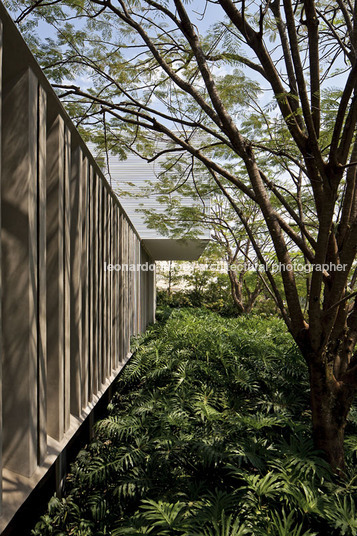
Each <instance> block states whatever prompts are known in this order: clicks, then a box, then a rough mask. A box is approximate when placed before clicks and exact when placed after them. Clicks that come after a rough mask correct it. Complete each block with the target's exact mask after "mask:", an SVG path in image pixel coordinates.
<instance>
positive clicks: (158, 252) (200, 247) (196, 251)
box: [143, 238, 209, 261]
mask: <svg viewBox="0 0 357 536" xmlns="http://www.w3.org/2000/svg"><path fill="white" fill-rule="evenodd" d="M208 242H209V239H200V238H192V239H188V240H187V239H184V238H182V239H177V240H175V239H172V238H145V239H144V240H143V245H144V247H145V249H146V250H147V252H148V253H149V254H150V256H151V257H152V259H153V260H155V261H196V260H197V259H199V257H200V256H201V255H202V253H203V251H204V249H205V247H206V246H207V244H208Z"/></svg>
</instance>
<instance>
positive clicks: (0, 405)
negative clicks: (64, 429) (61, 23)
mask: <svg viewBox="0 0 357 536" xmlns="http://www.w3.org/2000/svg"><path fill="white" fill-rule="evenodd" d="M2 52H3V25H2V22H1V20H0V91H1V95H2V94H3V90H2V85H3V84H2ZM0 129H2V110H1V108H0ZM1 152H2V140H1V137H0V169H2V156H1ZM2 180H3V179H2V177H1V176H0V185H1V181H2ZM0 188H1V187H0ZM1 213H2V209H1V189H0V222H1ZM0 229H1V227H0ZM0 240H1V236H0ZM0 244H1V242H0ZM1 258H2V253H1V247H0V338H1V340H2V296H3V290H2V284H3V283H2V275H1V272H2V268H1V265H2V262H1ZM2 360H3V348H2V345H0V474H2V466H3V462H2V450H3V426H2V425H3V418H2V413H3V403H2V393H3V391H2V383H3V375H2ZM1 513H2V481H1V482H0V515H1Z"/></svg>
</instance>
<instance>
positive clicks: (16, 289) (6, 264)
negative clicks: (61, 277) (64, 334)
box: [1, 69, 38, 477]
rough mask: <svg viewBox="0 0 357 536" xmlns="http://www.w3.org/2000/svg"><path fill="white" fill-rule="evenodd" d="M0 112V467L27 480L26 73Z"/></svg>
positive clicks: (30, 279) (33, 113) (30, 124)
mask: <svg viewBox="0 0 357 536" xmlns="http://www.w3.org/2000/svg"><path fill="white" fill-rule="evenodd" d="M2 110H3V117H2V184H1V198H2V229H1V242H2V268H3V270H2V285H3V287H2V288H3V296H2V305H3V319H2V320H3V322H2V326H3V332H2V342H3V385H2V388H3V391H2V393H3V397H2V400H3V463H4V466H5V467H7V468H8V469H11V470H12V471H15V472H17V473H20V474H22V475H24V476H27V477H29V476H31V475H32V473H33V472H34V470H35V469H36V466H37V459H38V427H37V419H38V410H37V403H38V390H37V379H38V353H37V339H38V337H37V331H38V294H37V293H38V232H37V217H38V212H37V211H38V199H37V195H38V192H37V187H38V180H37V156H38V155H37V144H38V136H37V128H38V81H37V79H36V77H35V75H34V74H33V72H32V71H31V69H27V70H26V71H25V72H24V73H23V74H22V75H21V76H19V77H18V79H17V80H15V81H13V83H12V84H11V87H7V88H4V89H3V106H2ZM14 389H16V396H14Z"/></svg>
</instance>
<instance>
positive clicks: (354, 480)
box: [33, 308, 357, 536]
mask: <svg viewBox="0 0 357 536" xmlns="http://www.w3.org/2000/svg"><path fill="white" fill-rule="evenodd" d="M160 316H161V320H162V321H161V322H160V323H159V324H156V325H154V326H152V327H151V328H150V329H149V330H148V332H147V333H146V334H145V335H144V336H143V337H142V338H141V339H139V340H138V341H137V342H136V345H135V347H136V351H135V353H134V355H133V357H132V359H131V361H130V362H129V364H128V365H127V366H126V367H125V369H124V372H123V373H122V374H121V376H120V378H119V381H118V384H117V391H116V394H115V396H114V397H113V400H112V402H111V404H110V406H109V408H108V416H107V417H106V418H105V419H103V420H101V421H100V422H98V423H97V425H96V427H95V439H94V440H93V441H92V442H91V443H90V444H89V445H88V446H87V447H86V449H84V450H82V451H81V452H80V453H79V455H78V457H77V459H76V461H75V463H74V464H73V466H72V470H71V472H70V474H69V475H68V478H67V495H66V497H65V498H64V499H62V500H59V499H56V498H53V499H52V500H51V502H50V505H49V512H48V513H47V514H46V515H45V516H43V517H42V518H41V520H40V521H39V523H38V525H37V526H36V528H35V530H34V531H33V534H34V535H36V536H40V535H41V536H46V535H50V534H51V535H52V534H73V535H77V536H84V535H86V536H90V535H96V536H100V535H104V534H112V535H113V536H121V535H139V534H150V535H153V536H165V535H177V536H180V535H181V536H241V535H244V534H249V535H252V536H269V535H272V536H285V535H288V536H313V535H318V534H321V535H331V536H334V535H336V536H337V535H339V534H342V535H351V536H353V535H357V525H356V515H355V512H356V501H355V498H354V497H355V493H356V486H357V472H356V471H355V469H354V467H353V465H352V463H353V462H354V461H355V459H356V451H357V448H356V441H355V437H356V436H357V430H356V420H357V419H356V413H354V412H352V413H351V420H350V422H349V430H348V436H347V439H346V445H347V449H348V456H347V459H348V460H349V461H350V462H351V465H350V467H349V469H348V471H349V473H348V479H347V480H346V481H344V482H338V481H336V480H335V479H334V477H333V476H332V474H331V472H330V469H329V466H328V465H327V463H326V462H325V461H324V459H323V458H322V457H321V455H320V453H319V452H316V451H315V450H314V447H313V444H312V441H311V433H310V415H309V393H308V373H307V369H306V366H305V363H304V360H303V359H302V357H301V355H300V353H299V351H298V349H297V348H296V346H295V344H294V343H293V341H292V339H291V337H290V335H289V334H288V333H287V331H286V328H285V326H284V324H283V322H282V321H281V320H279V319H277V318H274V317H269V318H262V317H258V316H250V317H239V318H222V317H221V316H218V315H217V314H214V313H212V312H210V311H208V310H207V309H198V310H197V309H193V308H189V309H182V310H172V309H171V310H169V311H168V310H167V309H162V310H161V313H160Z"/></svg>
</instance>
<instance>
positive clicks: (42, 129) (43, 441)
mask: <svg viewBox="0 0 357 536" xmlns="http://www.w3.org/2000/svg"><path fill="white" fill-rule="evenodd" d="M46 116H47V96H46V92H45V90H44V89H43V88H42V87H41V86H39V88H38V380H37V381H38V452H37V457H38V463H39V464H42V463H43V461H44V459H45V457H46V454H47V389H46V384H47V340H46V329H47V326H46V292H47V291H46V136H47V126H46Z"/></svg>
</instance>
